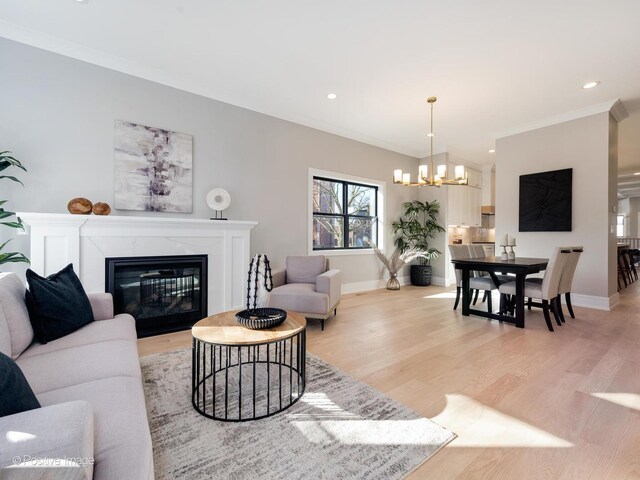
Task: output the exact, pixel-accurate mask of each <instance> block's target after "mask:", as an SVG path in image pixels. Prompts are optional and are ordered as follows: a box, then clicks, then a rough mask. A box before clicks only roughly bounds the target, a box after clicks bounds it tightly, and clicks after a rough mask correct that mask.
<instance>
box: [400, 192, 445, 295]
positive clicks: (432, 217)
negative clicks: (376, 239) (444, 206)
mask: <svg viewBox="0 0 640 480" xmlns="http://www.w3.org/2000/svg"><path fill="white" fill-rule="evenodd" d="M402 208H403V209H404V212H403V214H402V216H401V217H400V218H399V219H398V221H396V222H393V224H392V226H393V233H394V234H395V235H398V236H397V237H396V239H395V240H394V243H395V245H396V247H397V248H398V250H400V251H401V252H404V251H406V250H408V249H416V250H420V251H422V252H424V255H423V256H420V257H418V264H417V265H411V284H412V285H418V286H427V285H431V260H433V259H434V258H437V257H438V255H440V253H442V252H440V251H439V250H438V249H436V248H431V247H429V240H431V239H433V238H435V237H436V236H437V235H438V234H439V233H442V232H444V231H445V230H444V227H443V226H442V225H440V224H439V223H438V214H439V213H440V204H439V203H438V202H437V201H435V200H434V201H433V202H428V201H427V202H421V201H419V200H414V201H413V202H405V203H403V204H402Z"/></svg>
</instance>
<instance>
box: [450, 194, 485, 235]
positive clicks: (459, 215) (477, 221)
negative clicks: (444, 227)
mask: <svg viewBox="0 0 640 480" xmlns="http://www.w3.org/2000/svg"><path fill="white" fill-rule="evenodd" d="M445 188H447V190H448V191H447V201H448V203H447V205H448V213H447V224H448V225H460V226H465V227H474V226H476V227H480V226H481V225H482V215H481V209H480V207H481V203H482V191H481V190H480V189H479V188H474V187H468V186H449V187H445Z"/></svg>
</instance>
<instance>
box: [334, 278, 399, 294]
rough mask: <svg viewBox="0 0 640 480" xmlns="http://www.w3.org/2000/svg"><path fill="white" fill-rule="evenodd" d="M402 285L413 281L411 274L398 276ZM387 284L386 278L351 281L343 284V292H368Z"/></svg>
mask: <svg viewBox="0 0 640 480" xmlns="http://www.w3.org/2000/svg"><path fill="white" fill-rule="evenodd" d="M398 281H399V282H400V285H408V284H410V283H411V280H410V277H409V275H405V276H404V277H398ZM386 286H387V280H386V279H380V280H366V281H364V282H351V283H343V284H342V294H345V293H359V292H368V291H369V290H378V289H379V288H385V287H386Z"/></svg>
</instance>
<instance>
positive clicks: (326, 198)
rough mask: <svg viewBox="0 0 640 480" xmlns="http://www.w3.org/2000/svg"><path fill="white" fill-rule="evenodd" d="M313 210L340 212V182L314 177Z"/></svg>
mask: <svg viewBox="0 0 640 480" xmlns="http://www.w3.org/2000/svg"><path fill="white" fill-rule="evenodd" d="M313 211H314V212H319V213H342V183H338V182H331V181H329V180H319V179H317V178H314V179H313Z"/></svg>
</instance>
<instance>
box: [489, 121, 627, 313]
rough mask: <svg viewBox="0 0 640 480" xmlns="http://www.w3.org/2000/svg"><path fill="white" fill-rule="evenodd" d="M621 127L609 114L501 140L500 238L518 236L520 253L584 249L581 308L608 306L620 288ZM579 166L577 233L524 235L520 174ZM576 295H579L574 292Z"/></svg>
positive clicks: (578, 280)
mask: <svg viewBox="0 0 640 480" xmlns="http://www.w3.org/2000/svg"><path fill="white" fill-rule="evenodd" d="M617 138H618V137H617V124H616V123H615V120H613V119H612V118H611V117H610V114H609V113H608V112H604V113H599V114H596V115H591V116H589V117H584V118H579V119H577V120H572V121H569V122H564V123H561V124H558V125H552V126H549V127H545V128H539V129H537V130H532V131H529V132H525V133H520V134H517V135H512V136H510V137H505V138H500V139H498V141H497V142H496V212H497V214H496V238H501V236H502V235H504V234H509V235H515V236H516V238H517V243H518V246H517V247H516V254H517V255H518V256H523V257H547V258H548V257H549V256H550V255H551V251H552V249H553V248H554V247H558V246H564V245H583V246H584V253H583V255H582V257H581V259H580V264H579V265H578V269H577V271H576V276H575V279H574V284H573V292H574V293H575V294H576V295H575V298H576V302H575V303H576V304H583V305H593V306H598V307H604V306H608V303H609V301H610V297H612V296H614V295H615V294H616V285H615V281H616V279H615V248H616V246H615V242H616V237H615V230H614V232H613V233H611V232H610V227H611V225H615V215H613V214H612V213H611V212H612V209H611V207H612V206H614V205H616V201H615V189H616V184H615V179H616V175H617V173H616V172H617V156H616V145H617ZM563 168H573V202H572V214H573V219H572V223H573V225H572V231H571V232H518V221H519V207H518V195H519V194H518V191H519V177H520V175H525V174H530V173H537V172H544V171H548V170H559V169H563ZM572 295H573V294H572Z"/></svg>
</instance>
